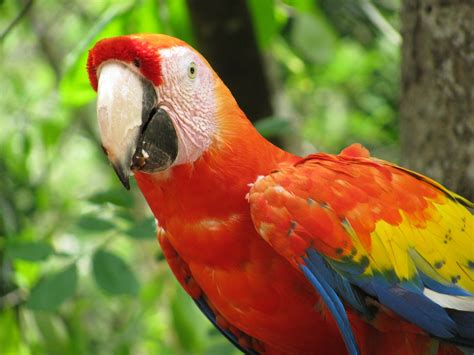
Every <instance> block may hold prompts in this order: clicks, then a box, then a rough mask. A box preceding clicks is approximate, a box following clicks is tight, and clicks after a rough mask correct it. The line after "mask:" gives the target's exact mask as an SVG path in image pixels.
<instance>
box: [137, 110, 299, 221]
mask: <svg viewBox="0 0 474 355" xmlns="http://www.w3.org/2000/svg"><path fill="white" fill-rule="evenodd" d="M234 119H237V120H240V121H238V122H237V123H235V124H232V125H230V126H229V127H227V128H225V129H224V131H225V132H223V137H221V138H217V139H215V141H214V142H213V143H212V145H211V146H210V147H209V149H208V150H207V151H206V152H205V153H204V154H203V155H202V156H201V157H200V158H199V159H198V160H196V161H195V162H193V163H190V164H182V165H177V166H174V167H172V168H170V169H168V170H166V171H164V172H159V173H155V174H145V173H141V172H137V173H136V174H135V178H136V180H137V183H138V186H139V187H140V189H141V191H142V193H143V195H144V196H145V198H146V200H147V202H148V204H149V206H150V208H151V209H152V211H153V213H154V214H155V216H156V217H157V219H158V220H159V223H160V224H161V225H162V226H163V227H166V224H167V223H168V222H169V220H170V219H172V218H173V217H174V216H180V218H183V219H186V220H187V221H193V220H194V221H195V220H200V219H209V218H213V219H216V218H226V217H227V216H228V215H231V214H234V213H240V212H241V211H247V210H248V203H247V201H246V200H245V195H246V194H247V192H248V190H249V186H248V185H249V184H250V183H253V182H254V181H255V180H256V178H257V177H258V176H259V175H266V174H268V173H269V172H271V171H272V170H275V169H277V168H278V166H279V165H281V164H284V163H286V162H287V163H290V162H294V161H296V160H297V159H298V158H297V157H295V156H293V155H291V154H290V153H287V152H285V151H283V150H281V149H279V148H277V147H276V146H274V145H272V144H271V143H270V142H268V141H267V140H266V139H264V138H263V137H262V136H261V135H260V134H259V133H258V132H257V131H256V130H255V128H254V127H253V126H252V125H251V123H250V122H249V121H248V120H247V119H246V118H245V117H234Z"/></svg>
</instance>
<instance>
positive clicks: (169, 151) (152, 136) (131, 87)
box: [97, 62, 178, 189]
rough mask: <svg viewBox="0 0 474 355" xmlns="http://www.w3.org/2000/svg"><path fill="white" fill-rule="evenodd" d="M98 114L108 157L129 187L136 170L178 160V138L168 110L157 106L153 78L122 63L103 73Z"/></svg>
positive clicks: (109, 65)
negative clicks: (145, 76)
mask: <svg viewBox="0 0 474 355" xmlns="http://www.w3.org/2000/svg"><path fill="white" fill-rule="evenodd" d="M97 94H98V97H97V117H98V121H99V131H100V138H101V140H102V146H103V148H104V151H105V153H106V154H107V157H108V159H109V161H110V163H111V164H112V166H113V168H114V170H115V172H116V173H117V175H118V177H119V179H120V181H121V182H122V184H123V185H124V186H125V188H126V189H130V182H129V176H130V174H131V171H132V170H141V171H144V172H148V173H150V172H155V171H159V170H164V169H166V168H168V167H169V166H170V165H171V164H172V163H173V161H174V160H175V159H176V156H177V151H178V138H177V135H176V131H175V129H174V126H173V123H172V121H171V119H170V117H169V115H168V113H167V112H166V111H165V110H163V109H161V108H159V107H157V102H158V98H157V95H156V91H155V89H154V87H153V84H151V82H150V81H148V80H146V79H144V78H143V77H142V76H140V75H139V74H137V73H135V72H134V71H133V70H131V69H129V68H128V67H127V66H126V65H124V64H122V63H119V62H108V63H105V64H104V65H103V66H102V67H101V69H100V72H99V82H98V88H97Z"/></svg>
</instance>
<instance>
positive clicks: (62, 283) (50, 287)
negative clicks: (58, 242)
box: [26, 264, 77, 311]
mask: <svg viewBox="0 0 474 355" xmlns="http://www.w3.org/2000/svg"><path fill="white" fill-rule="evenodd" d="M76 287H77V267H76V264H72V265H71V266H69V267H67V268H65V269H64V270H62V271H59V272H57V273H55V274H51V275H48V276H46V277H44V278H42V279H41V280H40V281H39V282H38V283H37V284H36V286H35V287H33V290H32V291H31V294H30V297H29V298H28V301H27V303H26V305H27V306H28V307H29V308H30V309H34V310H43V311H54V310H56V309H57V308H58V307H59V306H60V305H61V303H63V302H64V301H65V300H67V299H68V298H69V297H71V296H72V295H73V294H74V292H75V291H76Z"/></svg>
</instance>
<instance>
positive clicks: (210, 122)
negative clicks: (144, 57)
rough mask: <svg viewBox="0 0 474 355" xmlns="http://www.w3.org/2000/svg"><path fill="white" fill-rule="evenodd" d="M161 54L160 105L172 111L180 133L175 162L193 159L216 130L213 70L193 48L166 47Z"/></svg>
mask: <svg viewBox="0 0 474 355" xmlns="http://www.w3.org/2000/svg"><path fill="white" fill-rule="evenodd" d="M160 57H161V71H162V77H163V83H162V84H161V85H160V86H159V87H158V88H157V91H158V97H159V104H158V105H159V106H161V107H163V108H164V109H165V110H166V111H167V112H168V114H169V116H170V118H171V120H172V121H173V124H174V127H175V129H176V132H177V135H178V156H177V158H176V160H175V162H174V164H173V165H179V164H186V163H192V162H194V161H196V160H197V159H198V158H199V157H200V156H201V155H202V154H203V153H204V152H205V151H206V150H207V148H208V147H209V146H210V144H211V142H212V137H213V135H214V134H215V132H216V121H215V119H214V114H215V111H216V103H215V92H214V77H213V73H212V70H210V69H209V67H208V66H207V65H206V64H205V63H204V62H203V61H202V60H201V58H200V57H199V56H198V55H197V54H196V53H195V52H194V51H193V50H191V49H190V48H186V47H172V48H167V49H162V50H161V51H160Z"/></svg>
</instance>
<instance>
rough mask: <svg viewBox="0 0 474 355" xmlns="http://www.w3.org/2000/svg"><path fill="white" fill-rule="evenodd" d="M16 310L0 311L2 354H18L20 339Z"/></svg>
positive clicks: (6, 309)
mask: <svg viewBox="0 0 474 355" xmlns="http://www.w3.org/2000/svg"><path fill="white" fill-rule="evenodd" d="M16 312H17V310H16V309H12V308H11V309H8V308H4V309H2V312H0V329H1V330H2V331H1V332H0V344H2V353H3V354H19V353H20V348H21V337H20V332H19V329H18V317H17V314H15V313H16Z"/></svg>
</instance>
